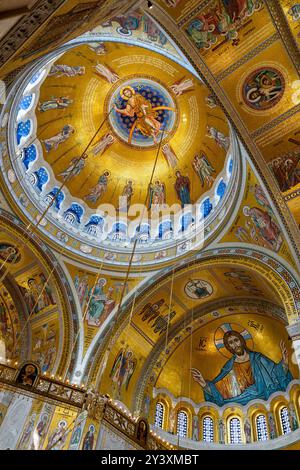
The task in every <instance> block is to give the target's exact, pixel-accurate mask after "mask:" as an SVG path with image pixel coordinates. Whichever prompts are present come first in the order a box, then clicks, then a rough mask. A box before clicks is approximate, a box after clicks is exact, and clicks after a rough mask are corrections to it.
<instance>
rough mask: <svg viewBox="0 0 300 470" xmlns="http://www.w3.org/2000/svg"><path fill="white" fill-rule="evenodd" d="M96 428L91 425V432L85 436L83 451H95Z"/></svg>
mask: <svg viewBox="0 0 300 470" xmlns="http://www.w3.org/2000/svg"><path fill="white" fill-rule="evenodd" d="M94 433H95V426H94V425H93V424H91V425H90V426H89V430H88V432H87V433H86V435H85V436H84V439H83V443H82V450H93V445H94Z"/></svg>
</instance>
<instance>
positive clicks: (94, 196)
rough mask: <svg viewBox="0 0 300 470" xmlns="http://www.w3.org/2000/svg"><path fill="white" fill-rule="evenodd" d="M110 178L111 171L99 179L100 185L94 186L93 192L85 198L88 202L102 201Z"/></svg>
mask: <svg viewBox="0 0 300 470" xmlns="http://www.w3.org/2000/svg"><path fill="white" fill-rule="evenodd" d="M109 176H110V172H109V171H105V172H104V173H103V174H102V175H101V176H100V177H99V179H98V183H97V184H96V186H94V187H93V188H92V189H91V191H90V192H89V193H88V194H86V195H85V196H84V199H85V200H86V201H91V202H96V201H97V200H98V199H100V198H101V197H102V196H103V194H104V193H105V192H106V190H107V185H108V178H109Z"/></svg>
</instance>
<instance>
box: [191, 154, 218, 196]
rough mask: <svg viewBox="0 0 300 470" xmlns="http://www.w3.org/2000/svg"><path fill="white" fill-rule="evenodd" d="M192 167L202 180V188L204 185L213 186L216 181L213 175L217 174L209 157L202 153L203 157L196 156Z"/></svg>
mask: <svg viewBox="0 0 300 470" xmlns="http://www.w3.org/2000/svg"><path fill="white" fill-rule="evenodd" d="M192 165H193V168H194V170H195V172H196V173H197V175H198V176H199V178H200V181H201V186H202V188H203V186H204V183H206V184H207V185H208V186H211V185H212V184H213V182H214V181H215V178H214V177H213V176H212V175H213V173H215V172H216V170H215V169H214V167H213V166H212V165H211V163H210V161H209V160H208V158H207V156H206V155H205V154H204V153H201V155H195V157H194V159H193V163H192Z"/></svg>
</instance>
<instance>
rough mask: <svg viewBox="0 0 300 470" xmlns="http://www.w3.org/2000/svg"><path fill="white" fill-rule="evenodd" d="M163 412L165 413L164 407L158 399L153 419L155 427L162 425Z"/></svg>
mask: <svg viewBox="0 0 300 470" xmlns="http://www.w3.org/2000/svg"><path fill="white" fill-rule="evenodd" d="M164 413H165V407H164V405H163V404H162V403H161V402H160V401H158V402H157V403H156V408H155V421H154V426H156V427H157V428H162V427H163V422H164Z"/></svg>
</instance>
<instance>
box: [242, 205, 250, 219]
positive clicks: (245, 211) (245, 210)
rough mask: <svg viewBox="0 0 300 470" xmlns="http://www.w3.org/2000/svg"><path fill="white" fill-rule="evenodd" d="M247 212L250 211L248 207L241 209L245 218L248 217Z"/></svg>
mask: <svg viewBox="0 0 300 470" xmlns="http://www.w3.org/2000/svg"><path fill="white" fill-rule="evenodd" d="M249 211H250V207H249V206H244V207H243V214H244V215H245V216H246V217H249Z"/></svg>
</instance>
